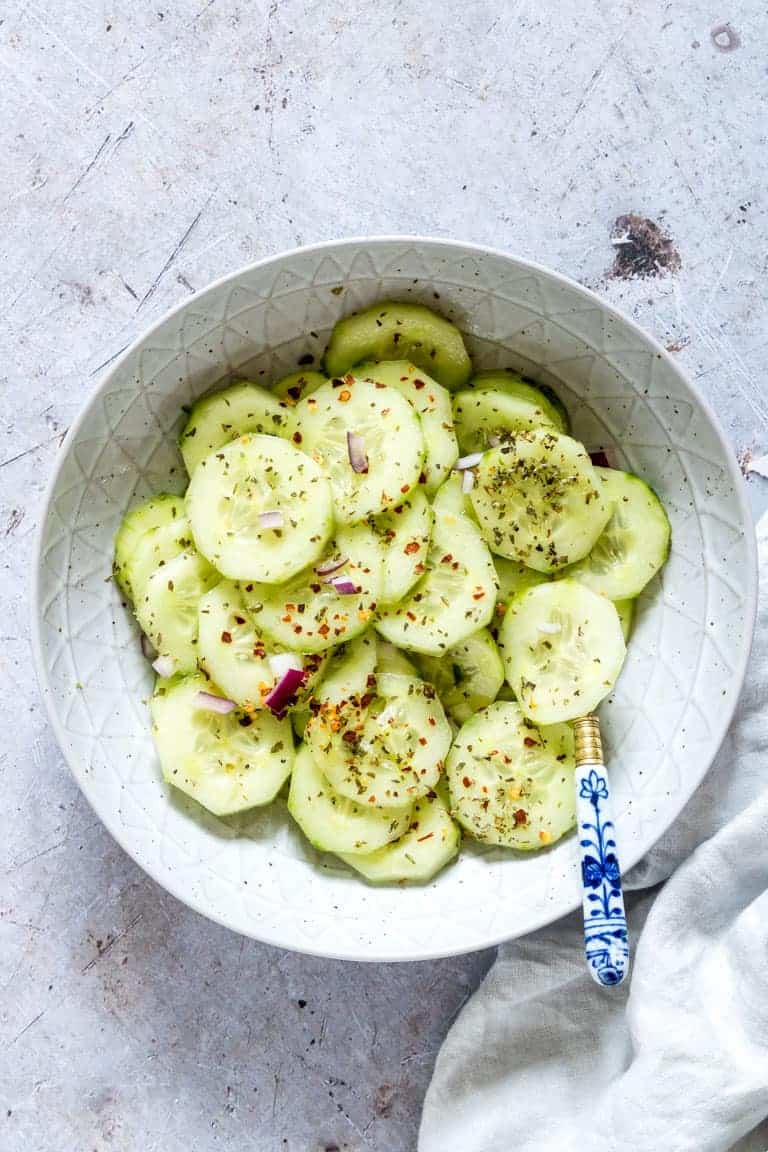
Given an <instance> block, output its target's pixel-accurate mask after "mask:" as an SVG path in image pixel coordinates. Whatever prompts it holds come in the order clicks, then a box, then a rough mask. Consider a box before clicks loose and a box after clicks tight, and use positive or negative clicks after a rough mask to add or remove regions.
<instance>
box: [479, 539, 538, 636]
mask: <svg viewBox="0 0 768 1152" xmlns="http://www.w3.org/2000/svg"><path fill="white" fill-rule="evenodd" d="M493 566H494V568H495V569H496V577H497V579H498V582H499V592H498V595H497V597H496V608H495V609H494V613H493V620H492V621H491V624H490V628H491V634H492V636H493V638H494V640H497V639H498V630H499V627H500V625H501V621H502V620H503V618H504V615H505V614H506V611H507V604H508V603H509V601H510V600H511V599H512V597H513V596H517V594H518V592H525V591H526V590H527V589H528V588H535V587H536V585H537V584H544V583H545V582H546V581H547V580H549V579H550V577H549V576H547V575H545V573H543V572H537V571H536V569H535V568H528V567H527V566H526V565H525V564H518V563H517V561H516V560H507V559H505V558H504V557H503V556H494V558H493Z"/></svg>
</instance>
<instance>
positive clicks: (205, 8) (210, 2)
mask: <svg viewBox="0 0 768 1152" xmlns="http://www.w3.org/2000/svg"><path fill="white" fill-rule="evenodd" d="M215 3H216V0H208V3H207V4H203V6H202V8H201V9H200V11H199V12H198V14H197V15H196V16H193V17H192V23H193V24H197V22H198V20H199V19H200V17H201V16H205V14H206V12H207V11H208V9H209V8H212V7H213V5H214V4H215Z"/></svg>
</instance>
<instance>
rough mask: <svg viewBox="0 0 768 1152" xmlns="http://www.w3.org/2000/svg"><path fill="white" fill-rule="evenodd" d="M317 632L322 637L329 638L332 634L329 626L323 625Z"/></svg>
mask: <svg viewBox="0 0 768 1152" xmlns="http://www.w3.org/2000/svg"><path fill="white" fill-rule="evenodd" d="M317 631H318V634H319V635H320V636H327V635H328V633H329V632H330V628H329V627H328V625H327V624H321V625H320V627H319V628H318V630H317Z"/></svg>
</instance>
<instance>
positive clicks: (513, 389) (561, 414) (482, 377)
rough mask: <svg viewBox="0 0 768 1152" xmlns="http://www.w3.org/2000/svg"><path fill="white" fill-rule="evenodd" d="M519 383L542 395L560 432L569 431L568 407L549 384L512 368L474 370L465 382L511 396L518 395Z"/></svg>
mask: <svg viewBox="0 0 768 1152" xmlns="http://www.w3.org/2000/svg"><path fill="white" fill-rule="evenodd" d="M521 384H525V385H527V386H528V387H529V388H533V389H535V391H536V392H537V393H538V394H539V396H543V397H544V399H545V400H546V402H547V404H548V405H549V408H548V409H547V410H548V411H549V412H550V415H551V417H552V419H553V420H554V422H555V424H556V425H557V427H559V429H560V431H561V432H567V433H570V429H571V420H570V417H569V415H568V409H567V408H566V406H565V404H563V402H562V400H561V399H560V397H559V396H558V394H557V392H555V390H554V388H550V386H549V384H540V383H539V382H538V381H537V380H531V378H530V377H529V376H523V375H522V374H521V373H520V372H516V371H515V370H514V368H490V369H487V370H486V371H485V372H476V373H475V375H474V376H473V377H472V379H471V380H470V381H469V383H468V384H467V388H494V389H495V390H496V391H497V392H507V393H509V394H510V395H512V396H517V395H520V385H521Z"/></svg>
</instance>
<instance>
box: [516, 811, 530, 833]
mask: <svg viewBox="0 0 768 1152" xmlns="http://www.w3.org/2000/svg"><path fill="white" fill-rule="evenodd" d="M514 821H515V828H517V827H519V825H520V824H527V823H528V813H527V812H526V810H525V808H518V810H517V812H515V815H514Z"/></svg>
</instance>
